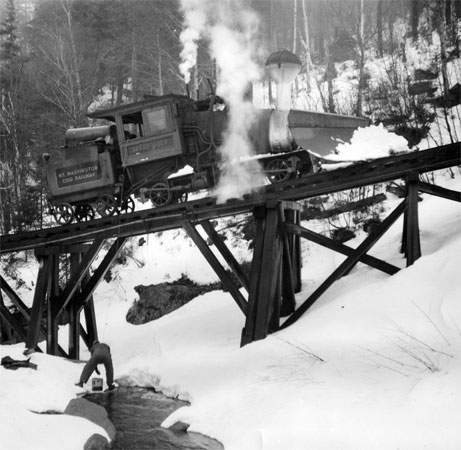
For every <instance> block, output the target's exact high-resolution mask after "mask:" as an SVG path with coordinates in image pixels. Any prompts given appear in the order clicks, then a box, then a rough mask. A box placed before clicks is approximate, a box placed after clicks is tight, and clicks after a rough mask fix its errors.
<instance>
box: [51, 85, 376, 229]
mask: <svg viewBox="0 0 461 450" xmlns="http://www.w3.org/2000/svg"><path fill="white" fill-rule="evenodd" d="M255 113H256V115H257V120H256V121H255V124H254V126H253V127H252V129H251V132H250V138H251V142H252V145H253V148H254V154H255V159H256V160H257V163H258V164H260V165H261V166H262V170H263V171H264V173H265V175H266V177H267V179H268V181H269V182H271V183H277V182H283V181H285V180H288V179H289V178H290V177H298V176H305V175H308V174H309V173H312V172H314V171H315V170H316V167H317V165H318V164H317V161H318V159H317V158H316V156H315V155H314V154H313V153H312V152H311V151H309V150H307V149H313V150H315V152H316V153H319V154H322V152H323V153H325V152H329V151H331V150H332V149H333V148H334V146H335V144H334V143H335V140H337V139H341V140H343V141H347V140H348V139H350V137H351V136H352V133H353V131H354V130H355V129H356V128H358V127H360V126H366V125H367V124H368V121H367V119H362V118H357V117H349V116H339V115H333V114H323V113H314V112H308V111H296V110H291V111H279V110H272V109H261V110H256V109H255ZM88 116H89V117H90V118H92V119H98V120H102V119H104V120H105V121H107V123H108V124H107V125H102V126H95V127H86V128H72V129H69V130H67V132H66V136H65V146H64V148H63V149H62V155H61V156H62V158H61V159H60V160H58V158H51V157H50V156H49V155H46V157H45V160H46V175H47V181H48V187H49V197H48V201H49V206H50V211H51V212H52V214H53V216H54V218H55V220H56V221H57V222H58V223H59V224H61V225H65V224H69V223H71V222H72V221H78V222H81V221H88V220H91V219H93V218H94V217H95V216H96V214H98V215H100V216H111V215H113V214H120V213H127V212H131V211H133V210H134V205H135V202H134V200H133V197H135V198H137V199H139V200H140V201H141V202H146V201H151V202H152V205H153V206H154V207H162V206H165V205H169V204H173V203H177V202H185V201H187V199H188V195H189V194H190V193H192V192H196V191H199V190H202V189H209V188H212V187H214V186H215V185H216V184H217V182H218V180H219V167H220V163H221V162H222V161H221V155H220V152H219V147H220V145H221V144H222V142H223V139H224V134H225V131H226V128H227V125H228V122H229V114H228V107H227V106H226V104H225V102H223V101H222V100H221V99H219V98H218V97H216V96H212V97H210V98H208V99H205V100H201V101H195V100H192V99H191V98H189V97H187V96H183V95H174V94H169V95H165V96H156V97H154V96H150V97H146V98H145V99H144V100H142V101H139V102H136V103H131V104H124V105H120V106H117V107H114V108H110V109H105V110H100V111H96V112H93V113H91V114H89V115H88ZM237 163H238V164H241V165H242V170H243V169H244V168H245V169H246V167H244V165H249V164H254V163H255V161H254V160H246V161H241V162H237ZM186 169H188V170H186Z"/></svg>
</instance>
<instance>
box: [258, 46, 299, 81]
mask: <svg viewBox="0 0 461 450" xmlns="http://www.w3.org/2000/svg"><path fill="white" fill-rule="evenodd" d="M266 68H267V70H268V72H269V75H270V77H271V79H272V80H274V81H275V82H276V83H277V84H288V85H290V84H291V83H293V81H294V80H295V78H296V75H298V73H299V72H300V70H301V60H300V59H299V58H298V56H297V55H295V54H294V53H291V52H289V51H288V50H281V51H278V52H274V53H272V54H271V55H270V56H269V58H267V61H266Z"/></svg>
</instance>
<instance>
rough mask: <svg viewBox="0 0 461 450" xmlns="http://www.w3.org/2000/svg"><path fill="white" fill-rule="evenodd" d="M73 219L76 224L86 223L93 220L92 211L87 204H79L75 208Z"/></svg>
mask: <svg viewBox="0 0 461 450" xmlns="http://www.w3.org/2000/svg"><path fill="white" fill-rule="evenodd" d="M75 219H76V220H77V222H88V221H89V220H93V219H94V209H93V208H92V207H91V205H89V204H88V203H81V204H80V205H77V206H76V207H75Z"/></svg>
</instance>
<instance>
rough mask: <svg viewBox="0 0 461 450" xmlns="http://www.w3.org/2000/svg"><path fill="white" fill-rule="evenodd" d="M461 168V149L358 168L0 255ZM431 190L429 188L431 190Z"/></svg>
mask: <svg viewBox="0 0 461 450" xmlns="http://www.w3.org/2000/svg"><path fill="white" fill-rule="evenodd" d="M460 164H461V143H459V142H457V143H454V144H448V145H444V146H440V147H434V148H431V149H428V150H423V151H417V152H411V153H405V154H401V155H395V156H389V157H385V158H379V159H375V160H371V161H366V162H359V163H355V164H352V165H350V166H347V167H343V168H339V169H336V170H332V171H322V172H319V173H316V174H313V175H310V176H306V177H302V178H298V179H293V180H289V181H286V182H283V183H278V184H273V185H269V186H265V187H262V188H261V189H260V191H259V192H257V193H255V194H252V195H247V196H245V197H244V198H243V199H240V200H230V201H227V202H226V203H224V204H218V203H217V202H216V199H215V198H213V197H207V198H203V199H200V200H194V201H190V202H186V203H181V204H177V205H170V206H166V207H162V208H154V209H149V210H142V211H135V212H132V213H129V214H122V215H118V216H112V217H105V218H102V219H96V220H92V221H88V222H81V223H75V224H71V225H65V226H59V227H54V228H47V229H42V230H36V231H29V232H25V233H19V234H9V235H3V236H0V253H8V252H15V251H22V250H29V249H37V248H41V247H46V246H50V245H66V244H73V243H81V242H86V241H90V240H93V239H96V238H99V237H101V238H105V239H108V238H111V237H126V236H137V235H141V234H146V233H152V232H158V231H164V230H168V229H173V228H178V227H181V226H182V225H183V224H184V223H185V222H197V221H200V220H207V219H214V218H219V217H225V216H232V215H237V214H241V213H245V212H249V211H251V210H252V209H253V208H254V207H256V206H259V205H263V204H266V203H268V202H277V201H282V200H284V201H296V200H302V199H307V198H311V197H316V196H319V195H325V194H330V193H333V192H339V191H343V190H347V189H352V188H357V187H361V186H366V185H372V184H379V183H384V182H388V181H392V180H396V179H400V178H406V177H407V176H408V175H410V174H412V175H414V174H421V173H425V172H432V171H436V170H440V169H446V168H449V167H453V166H458V165H460ZM426 189H430V187H427V186H426Z"/></svg>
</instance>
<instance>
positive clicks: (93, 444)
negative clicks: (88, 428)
mask: <svg viewBox="0 0 461 450" xmlns="http://www.w3.org/2000/svg"><path fill="white" fill-rule="evenodd" d="M108 449H110V445H109V442H108V441H107V439H106V438H105V437H104V436H102V435H101V434H97V433H95V434H92V435H91V436H90V437H89V438H88V440H87V441H86V442H85V445H84V446H83V450H108Z"/></svg>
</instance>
